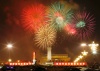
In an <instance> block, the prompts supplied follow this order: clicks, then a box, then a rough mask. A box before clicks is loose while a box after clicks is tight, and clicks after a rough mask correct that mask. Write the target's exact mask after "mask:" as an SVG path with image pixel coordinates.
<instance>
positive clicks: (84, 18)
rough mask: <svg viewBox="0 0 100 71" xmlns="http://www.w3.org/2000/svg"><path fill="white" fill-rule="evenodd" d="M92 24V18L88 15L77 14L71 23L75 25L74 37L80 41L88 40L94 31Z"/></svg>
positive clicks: (83, 13)
mask: <svg viewBox="0 0 100 71" xmlns="http://www.w3.org/2000/svg"><path fill="white" fill-rule="evenodd" d="M94 22H95V21H94V18H93V16H91V15H90V13H87V12H85V11H83V12H77V13H76V14H75V15H74V16H73V21H72V24H75V29H76V32H77V33H76V36H77V37H78V38H81V39H86V38H89V37H90V35H91V34H92V32H93V31H94V25H95V24H94Z"/></svg>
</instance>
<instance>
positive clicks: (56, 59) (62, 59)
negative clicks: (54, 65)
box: [39, 54, 70, 64]
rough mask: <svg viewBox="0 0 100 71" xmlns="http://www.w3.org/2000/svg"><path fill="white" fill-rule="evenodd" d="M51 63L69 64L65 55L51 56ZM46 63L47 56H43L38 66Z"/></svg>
mask: <svg viewBox="0 0 100 71" xmlns="http://www.w3.org/2000/svg"><path fill="white" fill-rule="evenodd" d="M51 58H52V59H51V61H52V62H69V61H70V57H68V55H67V54H52V57H51ZM45 62H47V55H45V56H43V57H42V58H41V59H40V62H39V63H40V64H42V63H45Z"/></svg>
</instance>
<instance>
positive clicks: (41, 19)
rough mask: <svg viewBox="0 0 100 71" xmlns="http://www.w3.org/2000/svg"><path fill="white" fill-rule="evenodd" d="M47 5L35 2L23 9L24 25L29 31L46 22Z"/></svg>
mask: <svg viewBox="0 0 100 71" xmlns="http://www.w3.org/2000/svg"><path fill="white" fill-rule="evenodd" d="M45 12H46V7H45V6H44V5H42V4H34V5H31V6H29V7H26V8H25V9H23V12H22V22H23V27H24V28H25V29H26V30H29V31H36V30H38V28H40V27H41V26H42V25H43V24H45V20H46V17H45V15H46V14H45Z"/></svg>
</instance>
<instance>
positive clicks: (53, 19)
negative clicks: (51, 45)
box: [48, 2, 72, 29]
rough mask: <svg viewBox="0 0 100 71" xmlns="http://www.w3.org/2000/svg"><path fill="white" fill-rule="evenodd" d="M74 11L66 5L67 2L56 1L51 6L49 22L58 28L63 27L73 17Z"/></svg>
mask: <svg viewBox="0 0 100 71" xmlns="http://www.w3.org/2000/svg"><path fill="white" fill-rule="evenodd" d="M71 15H72V12H71V10H70V9H69V8H67V7H66V4H64V3H61V2H55V3H54V4H52V5H51V6H50V7H49V10H48V18H49V20H48V21H49V22H50V23H51V24H53V25H54V27H55V28H56V29H63V27H64V26H65V25H66V23H67V22H69V21H70V20H69V19H70V18H71Z"/></svg>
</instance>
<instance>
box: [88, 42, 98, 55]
mask: <svg viewBox="0 0 100 71" xmlns="http://www.w3.org/2000/svg"><path fill="white" fill-rule="evenodd" d="M89 46H90V47H91V50H92V53H93V54H96V53H97V47H98V46H99V44H95V43H94V41H93V42H92V44H89Z"/></svg>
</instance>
